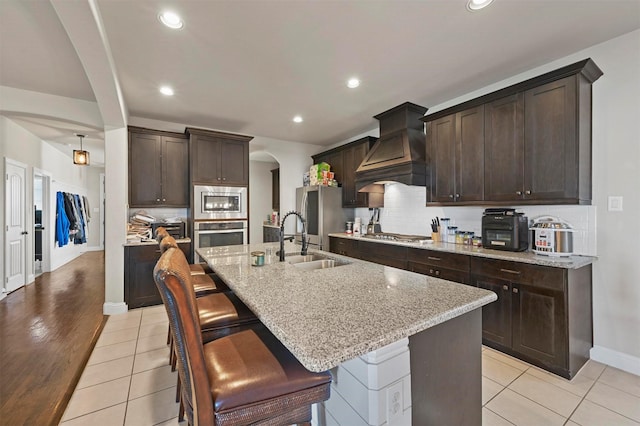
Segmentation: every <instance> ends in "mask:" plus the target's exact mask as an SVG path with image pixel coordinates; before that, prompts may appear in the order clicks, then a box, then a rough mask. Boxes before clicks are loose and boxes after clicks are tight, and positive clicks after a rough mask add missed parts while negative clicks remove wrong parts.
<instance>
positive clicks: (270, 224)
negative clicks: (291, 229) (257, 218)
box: [262, 221, 280, 228]
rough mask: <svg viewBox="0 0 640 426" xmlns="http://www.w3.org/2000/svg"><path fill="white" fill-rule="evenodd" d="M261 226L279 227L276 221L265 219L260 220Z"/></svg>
mask: <svg viewBox="0 0 640 426" xmlns="http://www.w3.org/2000/svg"><path fill="white" fill-rule="evenodd" d="M262 226H266V227H267V228H280V225H278V224H277V223H271V222H267V221H264V222H262Z"/></svg>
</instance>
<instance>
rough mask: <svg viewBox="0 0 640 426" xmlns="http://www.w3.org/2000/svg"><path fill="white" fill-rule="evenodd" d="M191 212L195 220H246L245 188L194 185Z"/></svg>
mask: <svg viewBox="0 0 640 426" xmlns="http://www.w3.org/2000/svg"><path fill="white" fill-rule="evenodd" d="M193 210H194V212H193V217H194V219H195V220H203V219H247V218H248V211H247V188H246V187H243V186H203V185H194V187H193Z"/></svg>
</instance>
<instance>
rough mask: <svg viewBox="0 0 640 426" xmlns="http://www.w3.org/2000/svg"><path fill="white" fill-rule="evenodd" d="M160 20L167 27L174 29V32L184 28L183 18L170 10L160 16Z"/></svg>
mask: <svg viewBox="0 0 640 426" xmlns="http://www.w3.org/2000/svg"><path fill="white" fill-rule="evenodd" d="M158 19H160V22H162V23H163V24H165V25H166V26H167V27H169V28H173V29H174V30H179V29H180V28H182V27H183V26H184V23H183V22H182V18H180V16H179V15H178V14H177V13H175V12H171V11H169V10H167V11H164V12H162V13H161V14H160V15H158Z"/></svg>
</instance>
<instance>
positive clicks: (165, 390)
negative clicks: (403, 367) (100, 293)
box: [61, 306, 640, 426]
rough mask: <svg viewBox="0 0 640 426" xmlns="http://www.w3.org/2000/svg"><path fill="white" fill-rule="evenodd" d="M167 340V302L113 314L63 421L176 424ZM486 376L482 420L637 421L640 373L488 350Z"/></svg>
mask: <svg viewBox="0 0 640 426" xmlns="http://www.w3.org/2000/svg"><path fill="white" fill-rule="evenodd" d="M166 338H167V317H166V313H165V310H164V307H163V306H156V307H151V308H144V309H136V310H132V311H129V312H128V313H126V314H123V315H117V316H112V317H110V318H109V320H108V321H107V324H106V326H105V328H104V331H103V332H102V335H101V336H100V339H99V340H98V343H97V344H96V348H95V349H94V351H93V353H92V355H91V358H90V359H89V362H88V364H87V367H86V368H85V370H84V372H83V375H82V377H81V379H80V382H79V383H78V386H77V388H76V390H75V392H74V394H73V396H72V398H71V401H70V402H69V405H68V407H67V409H66V411H65V414H64V416H63V418H62V423H61V424H62V425H64V426H72V425H91V426H110V425H119V426H122V425H135V426H145V425H170V424H171V425H175V424H178V421H177V413H178V404H176V403H175V401H174V398H175V386H176V373H172V372H171V369H170V367H169V365H168V362H169V350H168V348H167V344H166ZM482 376H483V377H482V404H483V409H482V411H483V416H482V417H483V421H482V423H483V425H485V426H493V425H518V426H527V425H533V426H539V425H545V426H546V425H568V426H576V425H582V426H614V425H615V426H618V425H640V377H638V376H634V375H632V374H629V373H625V372H623V371H620V370H617V369H615V368H612V367H608V366H606V365H603V364H600V363H597V362H595V361H589V362H588V363H587V364H586V365H585V367H584V368H583V369H582V370H581V371H580V373H579V374H578V375H577V376H576V377H575V378H574V379H573V380H571V381H569V380H565V379H563V378H560V377H558V376H555V375H552V374H549V373H547V372H545V371H543V370H540V369H538V368H536V367H533V366H531V365H529V364H526V363H524V362H522V361H519V360H517V359H515V358H511V357H509V356H507V355H504V354H502V353H499V352H496V351H494V350H492V349H489V348H483V352H482ZM182 424H183V425H184V424H186V423H182Z"/></svg>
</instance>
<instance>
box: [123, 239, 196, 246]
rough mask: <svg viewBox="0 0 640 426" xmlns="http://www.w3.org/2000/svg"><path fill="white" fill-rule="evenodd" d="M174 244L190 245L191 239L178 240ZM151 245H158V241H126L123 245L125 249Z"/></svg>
mask: <svg viewBox="0 0 640 426" xmlns="http://www.w3.org/2000/svg"><path fill="white" fill-rule="evenodd" d="M176 242H177V243H178V244H180V243H190V242H191V238H180V239H178V240H176ZM151 245H156V246H157V245H158V240H155V239H147V240H142V241H127V242H126V243H124V246H125V247H133V246H151Z"/></svg>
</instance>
